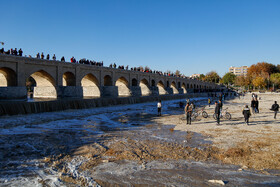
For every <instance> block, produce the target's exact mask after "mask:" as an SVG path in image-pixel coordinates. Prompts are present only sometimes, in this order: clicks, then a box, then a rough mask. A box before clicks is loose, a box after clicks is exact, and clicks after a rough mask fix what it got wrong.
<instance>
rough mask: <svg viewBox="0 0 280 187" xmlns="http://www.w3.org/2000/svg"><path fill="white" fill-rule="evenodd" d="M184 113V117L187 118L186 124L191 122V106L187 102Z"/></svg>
mask: <svg viewBox="0 0 280 187" xmlns="http://www.w3.org/2000/svg"><path fill="white" fill-rule="evenodd" d="M185 114H186V118H187V125H188V124H190V125H191V123H192V119H191V116H192V107H191V105H190V103H187V105H186V107H185Z"/></svg>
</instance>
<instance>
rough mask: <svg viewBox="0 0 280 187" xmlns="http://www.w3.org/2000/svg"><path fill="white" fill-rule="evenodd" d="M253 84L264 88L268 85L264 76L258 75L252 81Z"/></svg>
mask: <svg viewBox="0 0 280 187" xmlns="http://www.w3.org/2000/svg"><path fill="white" fill-rule="evenodd" d="M252 83H253V85H254V86H255V87H258V88H264V87H265V86H266V81H265V78H264V77H256V78H255V79H253V81H252Z"/></svg>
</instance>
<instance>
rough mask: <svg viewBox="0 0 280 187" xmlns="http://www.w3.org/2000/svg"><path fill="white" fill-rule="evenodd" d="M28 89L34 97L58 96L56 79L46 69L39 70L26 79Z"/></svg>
mask: <svg viewBox="0 0 280 187" xmlns="http://www.w3.org/2000/svg"><path fill="white" fill-rule="evenodd" d="M26 85H27V89H28V91H29V94H30V96H31V97H34V98H57V92H56V88H55V81H54V79H53V77H52V76H51V75H50V74H48V73H47V72H45V71H44V70H40V71H37V72H35V73H33V74H31V75H30V77H28V78H27V79H26Z"/></svg>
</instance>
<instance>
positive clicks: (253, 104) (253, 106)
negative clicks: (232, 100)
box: [251, 97, 256, 113]
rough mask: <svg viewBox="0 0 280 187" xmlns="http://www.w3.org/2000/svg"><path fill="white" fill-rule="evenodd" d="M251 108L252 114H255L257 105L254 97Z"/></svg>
mask: <svg viewBox="0 0 280 187" xmlns="http://www.w3.org/2000/svg"><path fill="white" fill-rule="evenodd" d="M251 108H252V112H253V113H255V108H256V104H255V99H254V97H252V101H251Z"/></svg>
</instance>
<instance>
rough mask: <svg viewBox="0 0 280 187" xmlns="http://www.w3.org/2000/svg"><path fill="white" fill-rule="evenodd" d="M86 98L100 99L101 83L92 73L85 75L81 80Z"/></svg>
mask: <svg viewBox="0 0 280 187" xmlns="http://www.w3.org/2000/svg"><path fill="white" fill-rule="evenodd" d="M81 86H82V89H83V96H84V97H100V89H99V81H98V79H97V78H96V77H95V76H94V75H93V74H91V73H89V74H87V75H85V76H84V77H83V78H82V80H81Z"/></svg>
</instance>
